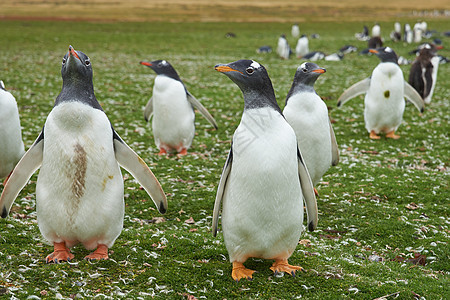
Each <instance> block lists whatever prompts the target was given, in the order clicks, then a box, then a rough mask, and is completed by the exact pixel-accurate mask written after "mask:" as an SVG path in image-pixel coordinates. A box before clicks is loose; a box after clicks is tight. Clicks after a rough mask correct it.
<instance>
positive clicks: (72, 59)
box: [0, 46, 167, 263]
mask: <svg viewBox="0 0 450 300" xmlns="http://www.w3.org/2000/svg"><path fill="white" fill-rule="evenodd" d="M61 74H62V78H63V85H62V90H61V93H60V94H59V95H58V97H57V98H56V101H55V105H54V107H53V109H52V111H51V112H50V114H49V115H48V117H47V120H46V121H45V125H44V128H43V130H42V132H41V133H40V134H39V136H38V138H37V139H36V141H35V142H34V144H33V145H32V146H31V147H30V149H28V151H27V152H26V153H25V155H24V156H23V157H22V159H21V160H20V161H19V163H18V164H17V166H16V167H15V168H14V170H13V172H12V174H11V176H10V177H9V180H8V182H7V184H6V186H5V189H4V190H3V193H2V195H1V197H0V210H1V212H2V215H1V216H2V217H3V218H5V217H6V216H7V215H8V213H9V211H10V209H11V206H12V204H13V202H14V200H15V198H16V197H17V195H18V194H19V192H20V190H21V189H22V188H23V187H24V186H25V184H26V183H27V182H28V180H29V178H30V177H31V175H32V174H33V173H34V172H35V171H36V170H37V169H38V168H39V167H40V168H41V170H40V172H39V176H38V179H37V184H36V211H37V221H38V225H39V229H40V231H41V233H42V235H43V236H44V237H45V238H46V239H47V240H48V241H49V242H51V243H53V245H54V252H53V253H51V254H50V255H48V256H47V258H46V261H47V262H55V263H58V262H60V261H66V260H70V259H72V258H73V257H74V255H73V254H72V253H71V252H70V250H69V248H70V247H72V246H74V245H75V244H77V243H82V244H83V245H84V246H85V247H86V248H87V249H96V250H95V251H94V252H93V253H91V254H89V255H88V256H86V257H85V258H86V259H88V260H95V259H107V258H108V248H110V247H111V246H112V245H113V243H114V241H115V240H116V238H117V237H118V236H119V234H120V232H121V231H122V226H123V218H124V209H125V205H124V192H123V188H124V187H123V179H122V174H121V172H120V168H119V165H121V166H122V167H123V168H125V169H126V170H128V171H129V172H130V173H131V174H132V175H133V176H134V177H135V178H136V179H137V180H138V181H139V182H140V183H141V184H142V186H143V187H144V189H145V190H146V191H147V193H148V194H149V195H150V197H151V198H152V199H153V201H154V202H155V204H156V206H157V208H158V210H159V211H160V212H161V213H164V212H165V211H166V209H167V200H166V196H165V195H164V192H163V190H162V188H161V185H160V184H159V182H158V180H157V179H156V178H155V176H154V175H153V173H152V172H151V171H150V169H149V168H148V167H147V165H146V164H145V162H144V161H143V160H142V159H141V158H140V157H139V156H138V155H137V154H136V153H135V152H134V151H133V150H132V149H131V148H130V147H128V145H127V144H126V143H125V142H124V141H123V140H122V139H121V138H120V137H119V135H118V134H117V133H116V131H115V130H114V129H113V127H112V125H111V123H110V122H109V120H108V117H107V116H106V114H105V113H104V111H103V110H102V108H101V106H100V104H99V103H98V102H97V99H96V98H95V95H94V86H93V83H92V66H91V62H90V60H89V58H88V57H87V56H86V55H85V54H84V53H83V52H81V51H76V50H75V49H74V48H73V47H72V46H70V47H69V52H68V53H67V54H66V55H65V56H64V58H63V61H62V69H61Z"/></svg>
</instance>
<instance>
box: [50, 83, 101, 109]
mask: <svg viewBox="0 0 450 300" xmlns="http://www.w3.org/2000/svg"><path fill="white" fill-rule="evenodd" d="M67 101H79V102H83V103H85V104H87V105H90V106H92V107H93V108H96V109H100V110H103V109H102V108H101V106H100V104H99V103H98V101H97V98H95V94H94V86H93V85H92V83H83V82H70V83H68V82H63V86H62V89H61V92H60V93H59V95H58V97H56V101H55V106H57V105H58V104H60V103H62V102H67Z"/></svg>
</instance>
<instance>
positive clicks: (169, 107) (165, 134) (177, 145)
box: [152, 75, 195, 150]
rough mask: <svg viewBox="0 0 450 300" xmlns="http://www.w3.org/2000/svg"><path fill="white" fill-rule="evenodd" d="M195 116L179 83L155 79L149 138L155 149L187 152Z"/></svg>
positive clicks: (164, 78)
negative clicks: (183, 149) (152, 136)
mask: <svg viewBox="0 0 450 300" xmlns="http://www.w3.org/2000/svg"><path fill="white" fill-rule="evenodd" d="M194 120H195V114H194V110H193V109H192V105H191V104H190V103H189V102H188V100H187V97H186V90H185V89H184V86H183V84H182V83H181V82H179V81H177V80H174V79H172V78H169V77H167V76H161V75H158V76H156V78H155V86H154V88H153V123H152V126H153V135H154V137H155V143H156V145H157V146H158V148H160V149H161V147H162V148H165V149H166V150H172V149H174V150H180V149H182V148H186V149H187V148H189V147H190V146H191V143H192V140H193V138H194V134H195V124H194Z"/></svg>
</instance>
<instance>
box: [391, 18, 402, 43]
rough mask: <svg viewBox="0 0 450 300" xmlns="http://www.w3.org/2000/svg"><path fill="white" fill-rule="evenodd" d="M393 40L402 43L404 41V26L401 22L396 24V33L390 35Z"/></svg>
mask: <svg viewBox="0 0 450 300" xmlns="http://www.w3.org/2000/svg"><path fill="white" fill-rule="evenodd" d="M390 37H391V40H393V41H394V42H400V41H401V40H402V26H401V25H400V23H399V22H395V23H394V31H392V32H391V34H390Z"/></svg>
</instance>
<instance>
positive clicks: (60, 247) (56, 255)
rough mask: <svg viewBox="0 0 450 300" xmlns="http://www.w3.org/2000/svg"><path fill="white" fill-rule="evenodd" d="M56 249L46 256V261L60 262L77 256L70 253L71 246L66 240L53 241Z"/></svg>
mask: <svg viewBox="0 0 450 300" xmlns="http://www.w3.org/2000/svg"><path fill="white" fill-rule="evenodd" d="M53 247H54V251H53V252H52V253H50V254H49V255H47V257H46V258H45V262H46V263H48V264H49V263H52V262H53V263H55V264H57V263H60V262H62V261H70V260H71V259H73V258H74V257H75V256H74V255H73V254H72V253H70V250H69V248H67V247H66V243H65V242H60V243H53Z"/></svg>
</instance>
